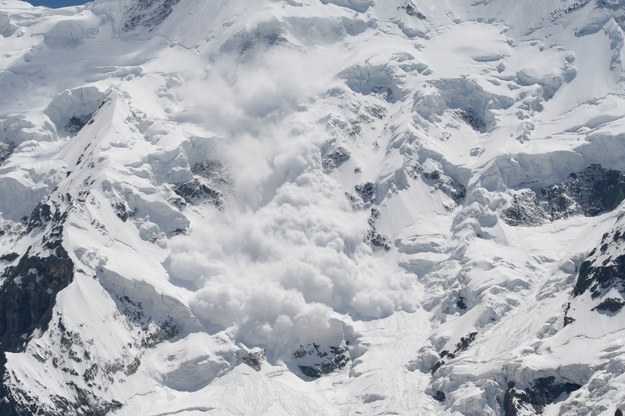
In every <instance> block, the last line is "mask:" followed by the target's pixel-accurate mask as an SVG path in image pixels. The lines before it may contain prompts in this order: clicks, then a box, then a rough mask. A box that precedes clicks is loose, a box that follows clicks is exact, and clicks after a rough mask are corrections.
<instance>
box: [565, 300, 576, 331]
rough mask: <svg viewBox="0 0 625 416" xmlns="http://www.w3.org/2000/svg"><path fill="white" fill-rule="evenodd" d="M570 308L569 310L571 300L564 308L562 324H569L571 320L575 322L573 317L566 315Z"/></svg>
mask: <svg viewBox="0 0 625 416" xmlns="http://www.w3.org/2000/svg"><path fill="white" fill-rule="evenodd" d="M570 310H571V302H569V303H567V305H566V310H565V311H564V326H567V325H571V324H572V323H573V322H575V319H573V318H571V317H570V316H568V315H569V311H570Z"/></svg>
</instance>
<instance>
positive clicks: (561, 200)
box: [502, 165, 625, 226]
mask: <svg viewBox="0 0 625 416" xmlns="http://www.w3.org/2000/svg"><path fill="white" fill-rule="evenodd" d="M624 199H625V176H624V175H623V174H622V173H621V172H619V171H616V170H610V169H605V168H603V167H602V166H601V165H590V166H589V167H587V168H586V169H584V170H583V171H581V172H577V173H571V174H570V175H569V179H568V181H566V182H562V183H559V184H556V185H553V186H551V187H548V188H541V189H535V190H532V189H528V190H524V191H520V192H518V193H515V194H514V195H513V197H512V202H511V206H510V207H509V208H507V209H505V210H504V211H503V213H502V215H503V219H504V220H505V221H506V222H507V223H508V224H510V225H526V226H527V225H540V224H543V223H545V222H546V221H556V220H559V219H563V218H568V217H569V216H571V215H576V214H583V215H586V216H591V217H592V216H595V215H599V214H601V213H603V212H606V211H611V210H613V209H615V208H616V207H617V206H618V205H619V204H620V203H621V202H622V201H623V200H624Z"/></svg>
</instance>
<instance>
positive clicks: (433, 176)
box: [415, 169, 467, 204]
mask: <svg viewBox="0 0 625 416" xmlns="http://www.w3.org/2000/svg"><path fill="white" fill-rule="evenodd" d="M415 173H416V174H419V173H420V174H421V177H422V178H423V182H425V183H426V184H428V185H430V186H433V187H434V188H436V189H440V190H441V191H443V193H444V194H445V195H447V196H449V197H450V198H451V199H453V200H454V201H455V202H456V203H457V204H460V203H461V202H462V201H463V200H464V198H465V196H466V193H467V190H466V188H465V186H464V185H463V184H461V183H460V182H458V181H456V180H455V179H453V178H451V177H449V176H447V175H445V174H443V173H442V172H441V171H438V170H433V171H431V172H424V171H422V169H417V171H416V172H415Z"/></svg>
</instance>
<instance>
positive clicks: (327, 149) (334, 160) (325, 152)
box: [321, 143, 351, 172]
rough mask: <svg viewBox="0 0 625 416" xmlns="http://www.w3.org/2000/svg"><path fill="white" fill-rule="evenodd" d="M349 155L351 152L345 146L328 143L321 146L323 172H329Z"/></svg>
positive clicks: (347, 158)
mask: <svg viewBox="0 0 625 416" xmlns="http://www.w3.org/2000/svg"><path fill="white" fill-rule="evenodd" d="M350 157H351V154H350V152H349V150H347V148H345V147H343V146H339V145H336V144H335V143H330V144H327V145H326V146H324V148H322V154H321V166H322V167H323V170H324V171H325V172H331V171H333V170H334V169H336V168H338V167H339V166H341V165H342V164H343V163H345V162H347V161H348V160H349V158H350Z"/></svg>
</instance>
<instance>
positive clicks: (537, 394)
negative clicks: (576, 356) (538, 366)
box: [503, 376, 582, 416]
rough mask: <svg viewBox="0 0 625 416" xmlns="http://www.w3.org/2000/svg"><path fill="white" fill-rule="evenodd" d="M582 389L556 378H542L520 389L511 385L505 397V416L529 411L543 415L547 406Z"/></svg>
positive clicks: (517, 415) (518, 414)
mask: <svg viewBox="0 0 625 416" xmlns="http://www.w3.org/2000/svg"><path fill="white" fill-rule="evenodd" d="M580 388H582V386H580V385H579V384H575V383H568V382H560V383H557V382H556V379H555V377H553V376H549V377H541V378H538V379H536V380H534V381H533V382H532V383H531V386H530V387H526V388H525V389H519V388H516V387H515V384H514V383H509V385H508V390H507V391H506V394H505V396H504V404H503V408H504V415H505V416H520V415H523V414H526V412H527V411H530V412H532V414H542V412H543V409H544V407H545V406H546V405H548V404H551V403H553V402H554V401H556V400H558V399H560V398H562V396H563V395H568V394H570V393H572V392H574V391H576V390H579V389H580Z"/></svg>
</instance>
